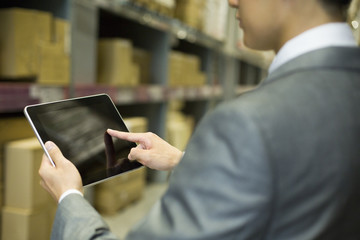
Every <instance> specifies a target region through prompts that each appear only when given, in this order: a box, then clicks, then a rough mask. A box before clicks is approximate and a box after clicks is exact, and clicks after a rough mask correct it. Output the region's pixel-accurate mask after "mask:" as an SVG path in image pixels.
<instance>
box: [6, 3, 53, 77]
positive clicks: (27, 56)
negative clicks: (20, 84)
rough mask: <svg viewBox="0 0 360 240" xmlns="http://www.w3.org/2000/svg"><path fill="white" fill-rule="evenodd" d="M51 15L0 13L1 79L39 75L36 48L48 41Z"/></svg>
mask: <svg viewBox="0 0 360 240" xmlns="http://www.w3.org/2000/svg"><path fill="white" fill-rule="evenodd" d="M51 24H52V16H51V14H50V13H46V12H41V11H35V10H28V9H21V8H10V9H0V29H1V31H0V63H1V64H0V77H4V78H18V77H29V76H35V75H36V74H37V73H38V68H39V63H38V52H37V44H38V43H39V42H41V41H47V42H49V41H50V40H51Z"/></svg>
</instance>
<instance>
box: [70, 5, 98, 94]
mask: <svg viewBox="0 0 360 240" xmlns="http://www.w3.org/2000/svg"><path fill="white" fill-rule="evenodd" d="M71 5H72V6H71V13H70V21H71V86H70V89H72V90H71V94H72V95H74V84H76V83H87V84H92V83H95V82H96V74H97V73H96V59H97V32H98V8H97V6H96V5H95V4H94V3H93V2H92V1H89V0H73V1H71Z"/></svg>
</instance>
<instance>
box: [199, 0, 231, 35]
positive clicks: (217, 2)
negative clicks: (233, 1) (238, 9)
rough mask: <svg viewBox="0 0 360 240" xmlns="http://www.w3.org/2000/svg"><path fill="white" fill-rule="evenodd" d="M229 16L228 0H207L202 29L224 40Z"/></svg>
mask: <svg viewBox="0 0 360 240" xmlns="http://www.w3.org/2000/svg"><path fill="white" fill-rule="evenodd" d="M227 16H228V2H227V1H223V0H207V1H206V3H205V10H204V24H203V28H202V31H203V32H204V33H206V34H207V35H209V36H211V37H213V38H216V39H218V40H224V39H225V37H226V24H227Z"/></svg>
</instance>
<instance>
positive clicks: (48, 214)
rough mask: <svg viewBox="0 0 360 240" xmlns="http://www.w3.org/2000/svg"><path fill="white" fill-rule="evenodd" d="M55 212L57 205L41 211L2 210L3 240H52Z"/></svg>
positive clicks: (9, 208)
mask: <svg viewBox="0 0 360 240" xmlns="http://www.w3.org/2000/svg"><path fill="white" fill-rule="evenodd" d="M55 210H56V206H55V205H53V206H46V207H44V208H43V209H39V210H30V209H19V208H12V207H4V208H3V210H2V234H1V237H2V239H4V240H7V239H9V240H10V239H11V240H33V239H36V240H48V239H50V234H51V227H52V223H53V221H54V217H55Z"/></svg>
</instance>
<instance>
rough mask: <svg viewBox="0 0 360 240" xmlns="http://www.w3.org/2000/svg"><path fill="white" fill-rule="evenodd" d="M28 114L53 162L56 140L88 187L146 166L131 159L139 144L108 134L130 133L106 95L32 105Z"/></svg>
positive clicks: (25, 111) (26, 109) (28, 107)
mask: <svg viewBox="0 0 360 240" xmlns="http://www.w3.org/2000/svg"><path fill="white" fill-rule="evenodd" d="M24 113H25V116H26V117H27V119H28V121H29V122H30V124H31V127H32V128H33V130H34V132H35V134H36V136H37V138H38V139H39V141H40V144H41V146H42V147H43V149H44V151H45V154H46V155H47V156H48V158H49V159H50V161H52V160H51V158H50V156H49V153H48V152H47V151H46V148H45V145H44V144H45V143H46V142H47V141H53V142H54V143H55V144H56V145H57V146H58V147H59V148H60V150H61V151H62V153H63V155H64V156H65V157H66V158H67V159H68V160H70V161H71V162H72V163H73V164H74V165H75V166H76V167H77V169H78V170H79V172H80V175H81V178H82V182H83V185H84V186H87V185H92V184H95V183H98V182H101V181H103V180H105V179H108V178H111V177H113V176H116V175H118V174H122V173H125V172H127V171H131V170H134V169H136V168H139V167H141V166H142V165H141V164H140V163H138V162H137V161H129V159H128V158H127V156H128V154H129V152H130V149H131V148H133V147H136V144H135V143H132V142H128V141H125V140H120V139H117V138H113V137H111V136H110V135H109V134H108V133H107V132H106V130H107V129H108V128H111V129H114V130H119V131H128V129H127V127H126V125H125V124H124V121H123V119H122V117H121V115H120V113H119V112H118V110H117V108H116V107H115V105H114V103H113V102H112V100H111V99H110V97H109V96H108V95H106V94H99V95H93V96H87V97H80V98H73V99H68V100H61V101H56V102H49V103H43V104H36V105H30V106H27V107H25V109H24ZM52 164H53V165H54V163H53V162H52Z"/></svg>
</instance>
